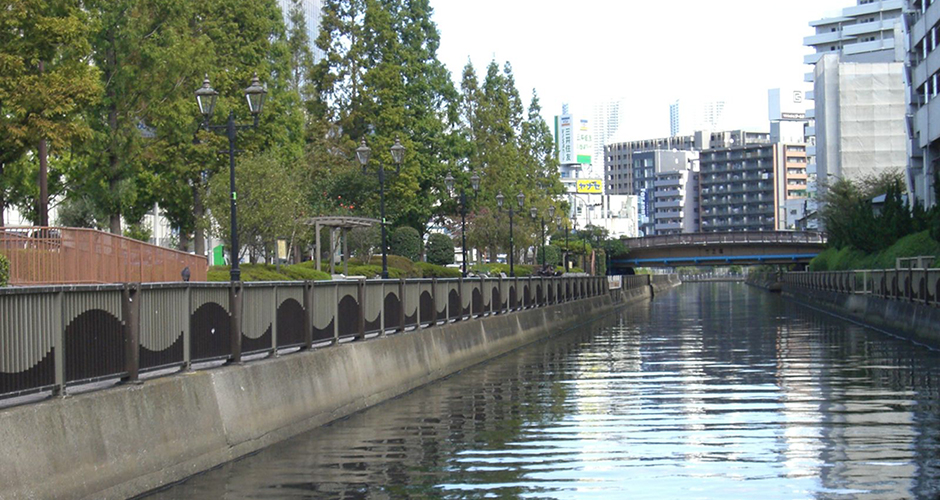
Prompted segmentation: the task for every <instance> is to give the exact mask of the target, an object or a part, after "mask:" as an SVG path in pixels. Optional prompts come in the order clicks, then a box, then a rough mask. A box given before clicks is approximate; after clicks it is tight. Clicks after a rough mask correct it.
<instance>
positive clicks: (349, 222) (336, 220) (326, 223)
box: [304, 215, 379, 274]
mask: <svg viewBox="0 0 940 500" xmlns="http://www.w3.org/2000/svg"><path fill="white" fill-rule="evenodd" d="M304 223H305V224H307V225H308V226H314V227H315V230H316V245H317V251H316V259H317V271H320V270H321V269H320V255H321V253H322V252H320V248H321V247H320V228H322V227H328V228H330V274H336V263H335V262H334V260H333V256H334V255H336V245H337V243H338V242H340V241H341V242H342V245H343V274H349V247H348V246H347V244H346V235H347V233H349V230H350V229H355V228H357V227H372V226H374V225H376V224H378V223H379V221H378V219H370V218H367V217H346V216H340V215H327V216H322V217H311V218H309V219H307V220H306V221H304ZM338 232H339V233H340V235H339V237H338V238H337V236H336V235H337V233H338Z"/></svg>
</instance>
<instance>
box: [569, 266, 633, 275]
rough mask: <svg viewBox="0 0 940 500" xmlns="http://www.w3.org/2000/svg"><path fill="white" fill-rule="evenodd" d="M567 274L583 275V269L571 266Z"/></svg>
mask: <svg viewBox="0 0 940 500" xmlns="http://www.w3.org/2000/svg"><path fill="white" fill-rule="evenodd" d="M568 272H569V273H571V274H583V273H584V269H581V268H580V267H578V266H571V267H569V268H568ZM637 274H640V273H637ZM647 274H649V273H647Z"/></svg>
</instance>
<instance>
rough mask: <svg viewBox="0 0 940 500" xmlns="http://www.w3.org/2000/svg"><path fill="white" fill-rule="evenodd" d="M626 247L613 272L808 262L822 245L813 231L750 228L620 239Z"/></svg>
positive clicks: (823, 239) (822, 240) (613, 263)
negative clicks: (743, 230)
mask: <svg viewBox="0 0 940 500" xmlns="http://www.w3.org/2000/svg"><path fill="white" fill-rule="evenodd" d="M623 242H624V244H625V245H626V247H627V248H628V249H629V250H630V253H629V255H628V256H627V258H626V259H615V260H613V261H612V263H611V267H612V269H613V270H614V272H616V271H617V270H618V269H619V270H625V269H627V268H632V267H675V266H724V265H732V264H738V265H755V264H808V263H809V261H810V260H812V258H813V257H815V256H816V255H818V254H819V252H820V251H822V250H823V248H825V245H826V236H825V235H824V234H822V233H817V232H792V231H752V232H736V233H689V234H671V235H665V236H649V237H646V238H630V239H624V240H623Z"/></svg>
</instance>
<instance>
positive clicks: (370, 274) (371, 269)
mask: <svg viewBox="0 0 940 500" xmlns="http://www.w3.org/2000/svg"><path fill="white" fill-rule="evenodd" d="M347 276H365V277H366V278H379V277H381V276H382V265H381V264H379V265H377V266H354V265H352V264H350V266H349V274H348V275H347ZM388 277H389V278H391V279H400V278H406V277H407V274H406V273H405V272H404V271H402V270H401V269H398V268H397V267H391V266H389V267H388Z"/></svg>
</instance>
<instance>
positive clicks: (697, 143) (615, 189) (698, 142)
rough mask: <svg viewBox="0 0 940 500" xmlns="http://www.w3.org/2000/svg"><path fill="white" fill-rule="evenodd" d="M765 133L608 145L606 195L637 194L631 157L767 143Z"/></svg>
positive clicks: (703, 133)
mask: <svg viewBox="0 0 940 500" xmlns="http://www.w3.org/2000/svg"><path fill="white" fill-rule="evenodd" d="M768 141H770V136H769V134H767V133H766V132H747V131H743V130H734V131H726V132H708V131H699V132H695V133H693V134H689V135H680V136H675V137H663V138H659V139H645V140H637V141H629V142H617V143H613V144H608V145H607V146H606V147H605V148H604V180H605V193H607V194H610V195H620V194H640V193H639V192H638V191H637V190H636V183H635V182H634V161H633V155H634V153H636V152H642V151H653V150H662V151H670V150H678V151H704V150H706V149H713V148H722V147H729V146H731V145H735V144H738V145H740V144H752V143H766V142H768Z"/></svg>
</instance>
